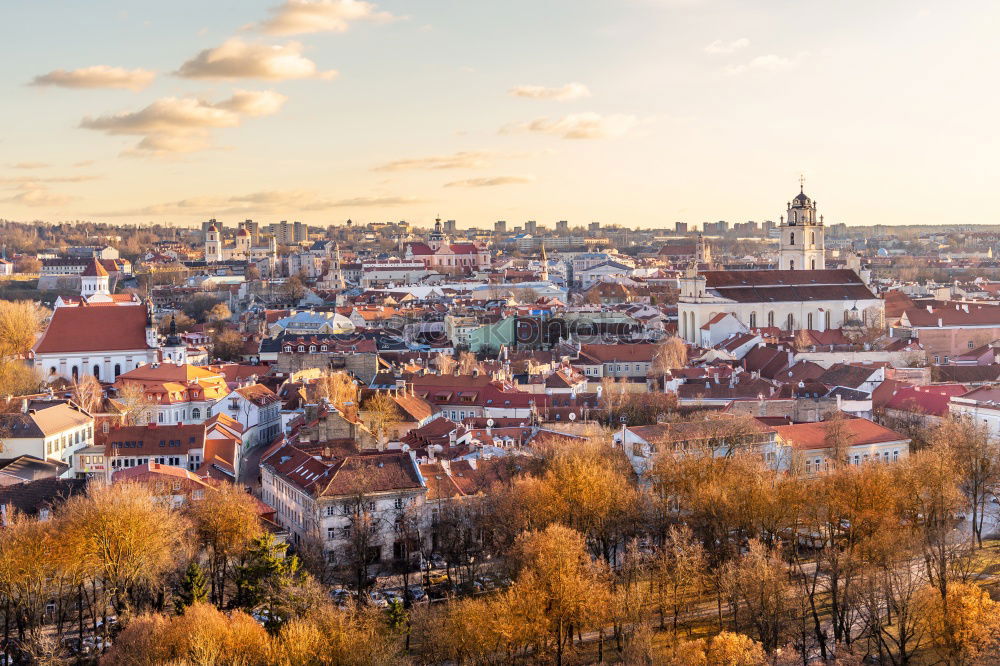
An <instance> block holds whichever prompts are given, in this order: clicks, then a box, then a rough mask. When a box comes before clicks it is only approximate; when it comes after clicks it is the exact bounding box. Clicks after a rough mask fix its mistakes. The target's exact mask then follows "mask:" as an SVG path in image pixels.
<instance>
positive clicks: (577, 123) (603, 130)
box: [500, 112, 639, 139]
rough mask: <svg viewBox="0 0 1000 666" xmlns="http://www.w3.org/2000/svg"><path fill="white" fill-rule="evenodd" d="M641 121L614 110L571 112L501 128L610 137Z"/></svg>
mask: <svg viewBox="0 0 1000 666" xmlns="http://www.w3.org/2000/svg"><path fill="white" fill-rule="evenodd" d="M638 123H639V119H638V118H636V117H635V116H633V115H628V114H623V113H615V114H611V115H601V114H599V113H593V112H587V113H571V114H570V115H568V116H563V117H561V118H537V119H535V120H530V121H527V122H522V123H514V124H512V125H507V126H505V127H502V128H501V129H500V133H501V134H511V133H514V132H537V133H542V134H552V135H554V136H560V137H562V138H564V139H610V138H615V137H620V136H622V135H624V134H626V133H627V132H628V131H629V130H631V129H632V128H633V127H635V126H636V125H637V124H638Z"/></svg>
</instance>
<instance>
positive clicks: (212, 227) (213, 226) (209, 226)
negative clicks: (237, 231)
mask: <svg viewBox="0 0 1000 666" xmlns="http://www.w3.org/2000/svg"><path fill="white" fill-rule="evenodd" d="M208 230H209V231H218V230H219V228H218V227H216V226H215V225H214V224H210V225H208Z"/></svg>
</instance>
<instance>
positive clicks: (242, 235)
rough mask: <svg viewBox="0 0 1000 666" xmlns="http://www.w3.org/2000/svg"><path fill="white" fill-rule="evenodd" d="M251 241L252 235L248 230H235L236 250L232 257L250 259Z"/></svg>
mask: <svg viewBox="0 0 1000 666" xmlns="http://www.w3.org/2000/svg"><path fill="white" fill-rule="evenodd" d="M252 243H253V237H252V236H251V235H250V232H249V231H248V230H247V229H246V228H243V229H240V230H239V231H237V232H236V251H235V253H234V254H233V258H234V259H243V260H244V261H248V260H249V259H250V247H251V245H252Z"/></svg>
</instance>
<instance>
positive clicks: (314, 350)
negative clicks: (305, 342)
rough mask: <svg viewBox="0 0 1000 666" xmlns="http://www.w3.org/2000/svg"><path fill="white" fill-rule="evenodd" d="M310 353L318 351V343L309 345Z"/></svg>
mask: <svg viewBox="0 0 1000 666" xmlns="http://www.w3.org/2000/svg"><path fill="white" fill-rule="evenodd" d="M309 353H310V354H315V353H316V345H309Z"/></svg>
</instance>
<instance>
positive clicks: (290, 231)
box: [267, 220, 309, 245]
mask: <svg viewBox="0 0 1000 666" xmlns="http://www.w3.org/2000/svg"><path fill="white" fill-rule="evenodd" d="M267 230H268V233H270V234H271V235H272V236H274V239H275V240H276V241H278V243H280V244H281V245H293V244H295V243H301V242H303V241H307V240H309V225H306V224H302V223H301V222H293V223H292V224H289V223H288V220H282V221H281V222H276V223H273V224H269V225H267Z"/></svg>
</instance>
